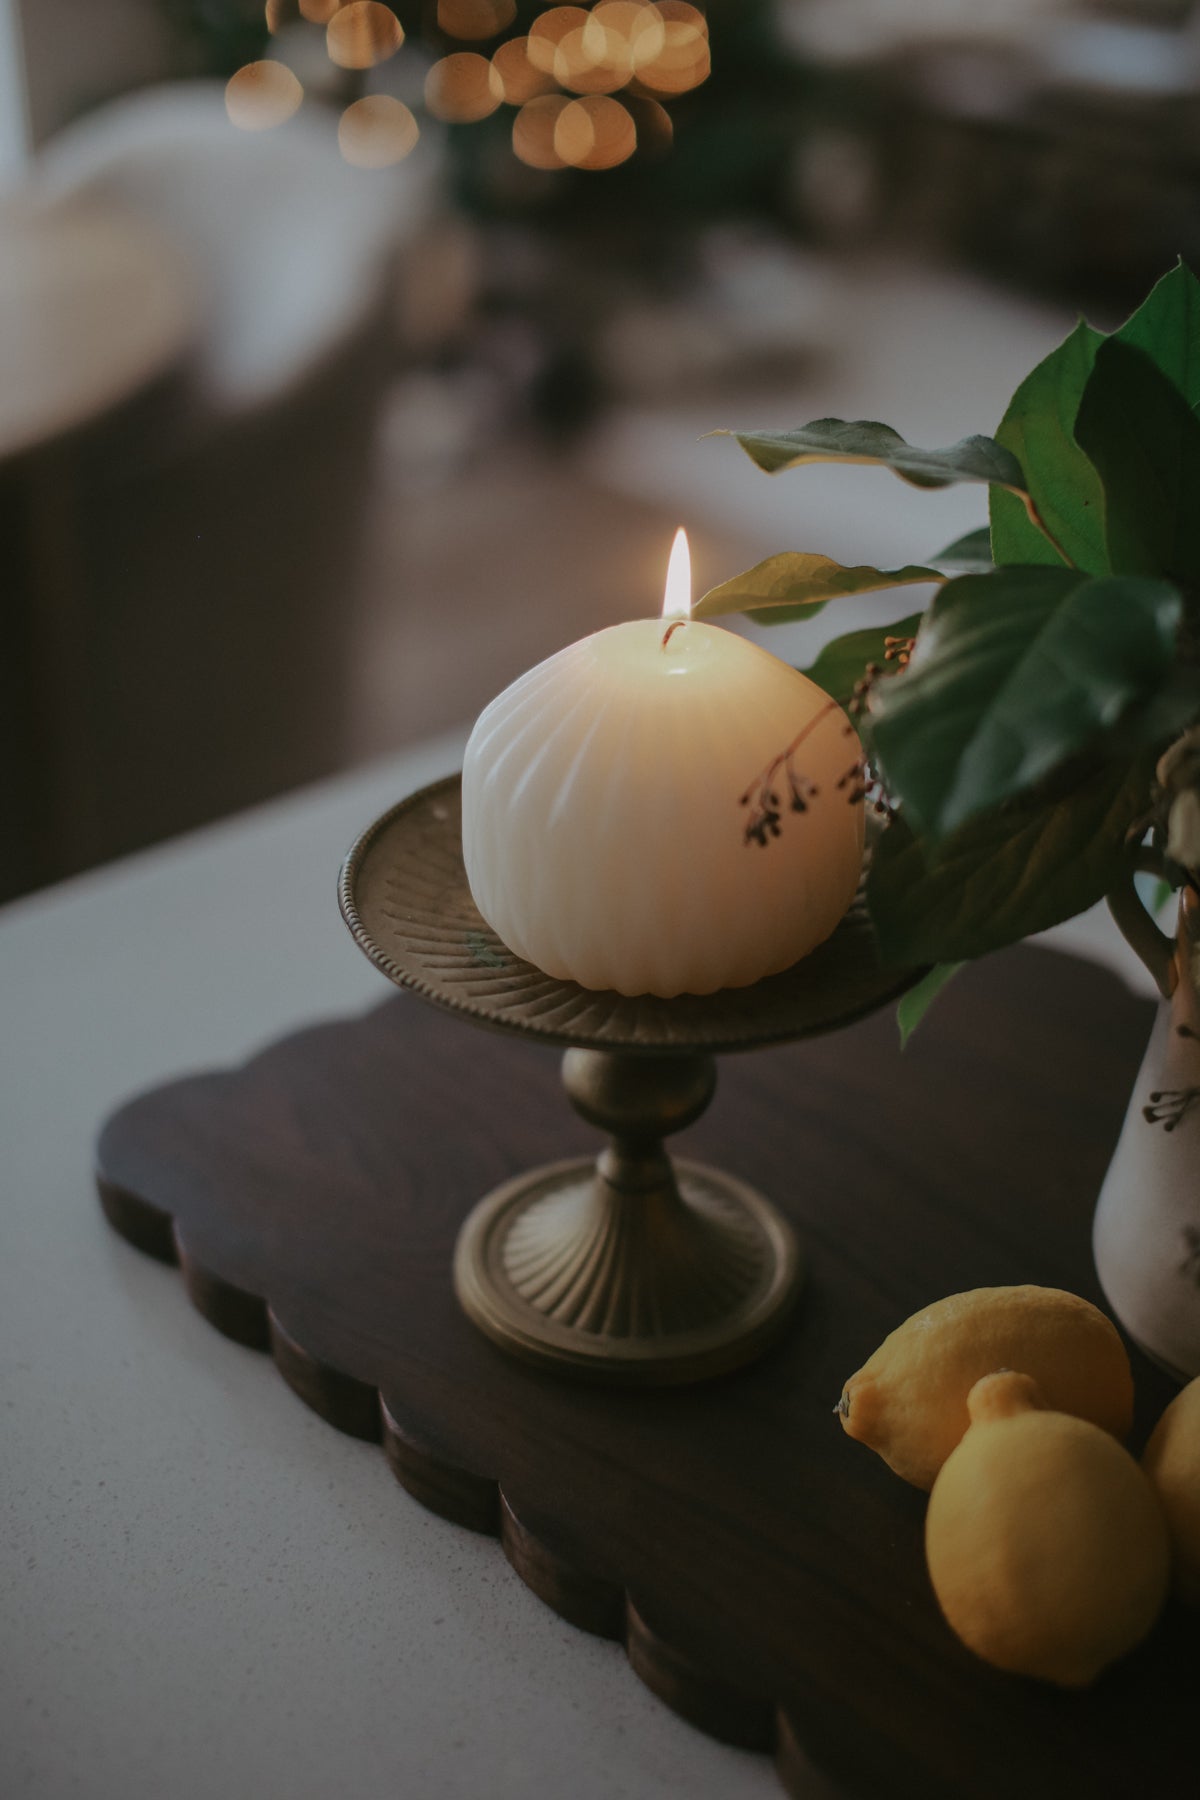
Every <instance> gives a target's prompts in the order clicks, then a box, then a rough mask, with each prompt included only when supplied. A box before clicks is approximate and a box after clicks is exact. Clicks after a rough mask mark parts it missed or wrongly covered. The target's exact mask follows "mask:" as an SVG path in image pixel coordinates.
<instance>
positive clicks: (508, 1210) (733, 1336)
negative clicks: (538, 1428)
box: [454, 1158, 800, 1385]
mask: <svg viewBox="0 0 1200 1800" xmlns="http://www.w3.org/2000/svg"><path fill="white" fill-rule="evenodd" d="M601 1160H602V1163H603V1159H601ZM672 1166H673V1169H674V1174H675V1178H676V1183H677V1188H676V1191H675V1192H674V1193H673V1194H669V1195H668V1196H667V1197H666V1199H665V1200H658V1199H650V1200H648V1199H647V1198H646V1197H645V1196H644V1195H641V1194H633V1195H630V1194H622V1193H621V1192H620V1190H618V1189H616V1188H614V1187H613V1186H612V1184H611V1183H610V1182H608V1181H607V1180H606V1179H605V1175H604V1171H603V1167H599V1168H598V1167H597V1165H596V1163H594V1162H593V1161H591V1160H590V1159H586V1158H584V1159H577V1160H573V1161H570V1162H560V1163H551V1164H550V1165H549V1166H548V1167H546V1168H543V1169H534V1170H533V1171H532V1172H531V1173H530V1174H527V1175H519V1176H517V1177H516V1179H515V1180H513V1181H507V1182H505V1183H504V1185H503V1187H499V1188H497V1189H496V1191H495V1192H494V1193H492V1194H489V1195H488V1197H487V1199H486V1200H483V1201H481V1202H480V1204H479V1205H478V1206H477V1207H476V1208H475V1210H474V1212H473V1213H472V1214H471V1215H470V1217H469V1218H468V1219H467V1221H466V1224H465V1225H464V1226H463V1229H462V1232H461V1234H460V1236H459V1239H458V1246H457V1249H456V1251H455V1257H454V1285H455V1290H456V1292H457V1294H458V1297H459V1299H460V1301H461V1302H462V1304H463V1307H464V1309H465V1310H466V1312H467V1314H468V1315H469V1317H470V1318H471V1319H473V1320H474V1322H475V1324H476V1325H478V1326H479V1327H480V1328H481V1329H482V1330H484V1331H486V1332H487V1334H488V1336H489V1337H490V1338H492V1339H493V1341H494V1342H495V1343H497V1344H499V1345H501V1347H502V1348H503V1349H505V1350H508V1351H511V1352H512V1353H513V1354H514V1355H516V1356H521V1357H523V1358H525V1359H526V1361H528V1362H535V1363H541V1364H542V1365H544V1366H546V1367H549V1368H557V1369H559V1370H569V1371H570V1372H572V1373H573V1374H575V1375H584V1376H587V1375H591V1376H593V1377H595V1378H596V1379H599V1380H604V1381H619V1382H623V1383H628V1384H631V1385H632V1384H637V1383H643V1384H650V1383H653V1384H655V1385H665V1384H667V1383H671V1382H682V1381H695V1380H699V1379H701V1378H702V1377H704V1376H707V1375H717V1374H721V1373H722V1372H724V1371H725V1370H727V1369H735V1368H738V1367H740V1366H741V1364H743V1363H746V1362H750V1361H751V1360H752V1359H753V1358H754V1357H755V1356H757V1355H758V1354H759V1352H760V1351H761V1350H762V1349H764V1348H765V1346H766V1345H767V1344H768V1343H769V1342H770V1340H771V1339H772V1337H774V1336H775V1334H776V1332H777V1331H778V1329H779V1328H780V1326H781V1325H782V1324H783V1323H784V1322H785V1320H786V1318H787V1315H788V1311H789V1309H790V1307H791V1304H792V1301H793V1300H794V1298H795V1296H796V1292H797V1290H798V1287H799V1281H800V1258H799V1251H798V1248H797V1244H796V1239H795V1236H794V1234H793V1233H792V1231H791V1228H790V1227H789V1226H788V1225H787V1224H786V1222H785V1221H784V1220H783V1219H782V1218H781V1217H780V1215H779V1214H778V1213H777V1212H776V1211H775V1209H774V1207H773V1206H771V1205H769V1204H768V1202H767V1201H766V1200H764V1199H763V1198H762V1196H761V1194H757V1193H755V1191H754V1189H753V1188H750V1187H747V1186H746V1185H745V1183H744V1182H740V1181H735V1180H734V1179H733V1177H732V1176H729V1175H723V1174H721V1173H720V1171H719V1170H716V1169H710V1168H706V1167H705V1166H704V1165H703V1164H701V1163H691V1162H676V1163H674V1164H673V1165H672Z"/></svg>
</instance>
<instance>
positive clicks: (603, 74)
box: [554, 18, 630, 94]
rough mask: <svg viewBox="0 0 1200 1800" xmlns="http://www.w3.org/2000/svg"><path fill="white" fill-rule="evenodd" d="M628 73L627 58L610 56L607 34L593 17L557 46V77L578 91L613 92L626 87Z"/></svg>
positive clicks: (555, 76)
mask: <svg viewBox="0 0 1200 1800" xmlns="http://www.w3.org/2000/svg"><path fill="white" fill-rule="evenodd" d="M629 72H630V71H629V63H628V61H627V60H624V59H622V58H621V57H620V56H619V55H618V57H617V58H615V59H614V58H612V57H610V55H609V37H608V34H607V33H606V32H605V30H604V28H603V26H601V25H597V23H596V21H595V19H594V18H589V19H588V22H587V24H586V25H584V26H581V27H579V28H578V29H576V30H574V31H568V32H567V34H566V35H565V37H562V38H560V39H559V41H558V43H557V45H556V46H555V50H554V79H555V80H556V81H557V82H558V84H559V86H560V87H565V88H572V89H573V90H574V91H575V92H576V93H577V94H611V93H613V92H615V90H616V89H617V88H619V87H624V85H625V83H626V82H627V81H628V80H629Z"/></svg>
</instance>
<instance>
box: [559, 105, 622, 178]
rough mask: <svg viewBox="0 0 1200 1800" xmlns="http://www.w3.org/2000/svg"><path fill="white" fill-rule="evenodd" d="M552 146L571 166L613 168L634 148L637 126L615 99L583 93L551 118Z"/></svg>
mask: <svg viewBox="0 0 1200 1800" xmlns="http://www.w3.org/2000/svg"><path fill="white" fill-rule="evenodd" d="M554 149H555V151H556V153H557V154H558V156H560V157H561V159H562V161H563V162H564V163H566V164H567V165H568V166H569V167H570V168H572V169H615V168H616V166H617V164H618V163H623V162H625V161H626V160H627V159H628V158H629V157H631V156H632V155H633V153H634V151H635V150H636V149H637V130H636V128H635V126H634V123H633V118H632V116H631V115H630V113H629V110H628V108H627V107H624V106H622V105H621V102H620V101H619V100H614V99H612V97H611V96H610V95H608V94H585V95H584V96H583V98H582V99H580V100H572V101H570V102H569V103H568V104H567V105H566V106H564V107H563V109H562V111H561V112H560V113H559V115H558V118H557V119H556V120H555V124H554Z"/></svg>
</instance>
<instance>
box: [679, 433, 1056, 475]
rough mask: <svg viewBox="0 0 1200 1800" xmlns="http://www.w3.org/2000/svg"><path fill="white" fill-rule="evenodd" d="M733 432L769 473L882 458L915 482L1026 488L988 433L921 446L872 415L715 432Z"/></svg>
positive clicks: (1016, 468) (1014, 463)
mask: <svg viewBox="0 0 1200 1800" xmlns="http://www.w3.org/2000/svg"><path fill="white" fill-rule="evenodd" d="M711 435H712V436H714V437H735V438H736V439H737V441H738V443H739V444H740V445H741V446H742V449H743V450H744V451H745V452H746V454H747V455H748V456H750V457H751V458H752V459H753V460H754V461H755V462H756V463H757V464H758V466H759V468H760V469H765V470H766V472H767V474H768V475H777V474H778V473H779V471H780V470H781V469H792V468H795V467H796V465H797V464H798V463H807V462H853V463H881V464H882V465H883V466H884V467H885V468H888V469H891V470H892V471H893V472H894V473H895V474H897V475H899V476H900V477H901V479H902V480H904V481H909V482H911V483H912V485H913V486H914V487H921V488H942V487H951V486H952V485H953V484H954V483H955V482H957V481H982V482H998V483H999V484H1000V486H1001V487H1009V488H1012V489H1014V490H1015V491H1016V492H1017V493H1023V492H1024V490H1025V477H1024V476H1023V475H1022V473H1021V465H1020V464H1019V463H1018V461H1017V459H1016V457H1015V456H1013V455H1012V454H1011V452H1010V451H1008V450H1005V449H1004V448H1003V447H1002V446H1001V445H1000V444H997V443H995V442H993V440H992V439H991V438H987V437H969V438H963V440H962V442H961V443H959V444H951V445H950V446H949V448H947V449H945V450H918V449H917V448H916V447H915V446H914V445H912V444H906V443H905V441H904V439H903V438H902V437H901V436H900V433H899V432H898V431H893V430H892V428H891V426H890V425H880V424H879V423H878V421H876V420H874V419H813V420H812V422H811V423H810V424H808V425H801V426H800V427H799V429H798V430H796V431H734V432H713V433H712V434H711Z"/></svg>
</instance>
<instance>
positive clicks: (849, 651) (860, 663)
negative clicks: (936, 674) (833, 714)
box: [803, 613, 922, 706]
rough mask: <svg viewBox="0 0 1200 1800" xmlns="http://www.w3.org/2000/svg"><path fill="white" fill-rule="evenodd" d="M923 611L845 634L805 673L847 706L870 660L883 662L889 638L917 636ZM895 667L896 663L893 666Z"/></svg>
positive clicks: (835, 639) (828, 645)
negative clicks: (892, 622)
mask: <svg viewBox="0 0 1200 1800" xmlns="http://www.w3.org/2000/svg"><path fill="white" fill-rule="evenodd" d="M921 618H922V615H921V614H920V613H911V614H910V615H909V617H908V618H907V619H897V621H896V623H895V624H894V625H871V626H868V627H867V628H866V629H865V630H864V631H848V632H847V633H846V634H845V636H844V637H839V638H834V639H833V641H832V643H829V644H826V646H825V648H824V649H823V650H822V651H821V654H820V655H819V656H818V657H817V660H816V662H815V663H813V664H812V666H811V667H810V668H807V669H805V670H804V671H803V672H804V674H805V675H807V676H808V679H809V680H810V681H815V682H816V684H817V686H818V687H819V688H824V690H825V692H826V693H827V694H829V695H830V696H831V697H832V698H833V699H834V700H836V701H837V703H838V705H839V706H848V705H849V704H850V701H851V699H852V698H853V695H854V686H855V683H856V682H858V681H861V680H862V678H863V676H864V675H865V674H866V670H867V664H868V663H884V661H885V658H886V656H887V640H888V638H890V637H898V638H910V637H915V636H916V634H917V630H918V628H919V626H920V623H921ZM892 667H893V668H895V664H893V665H892Z"/></svg>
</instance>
